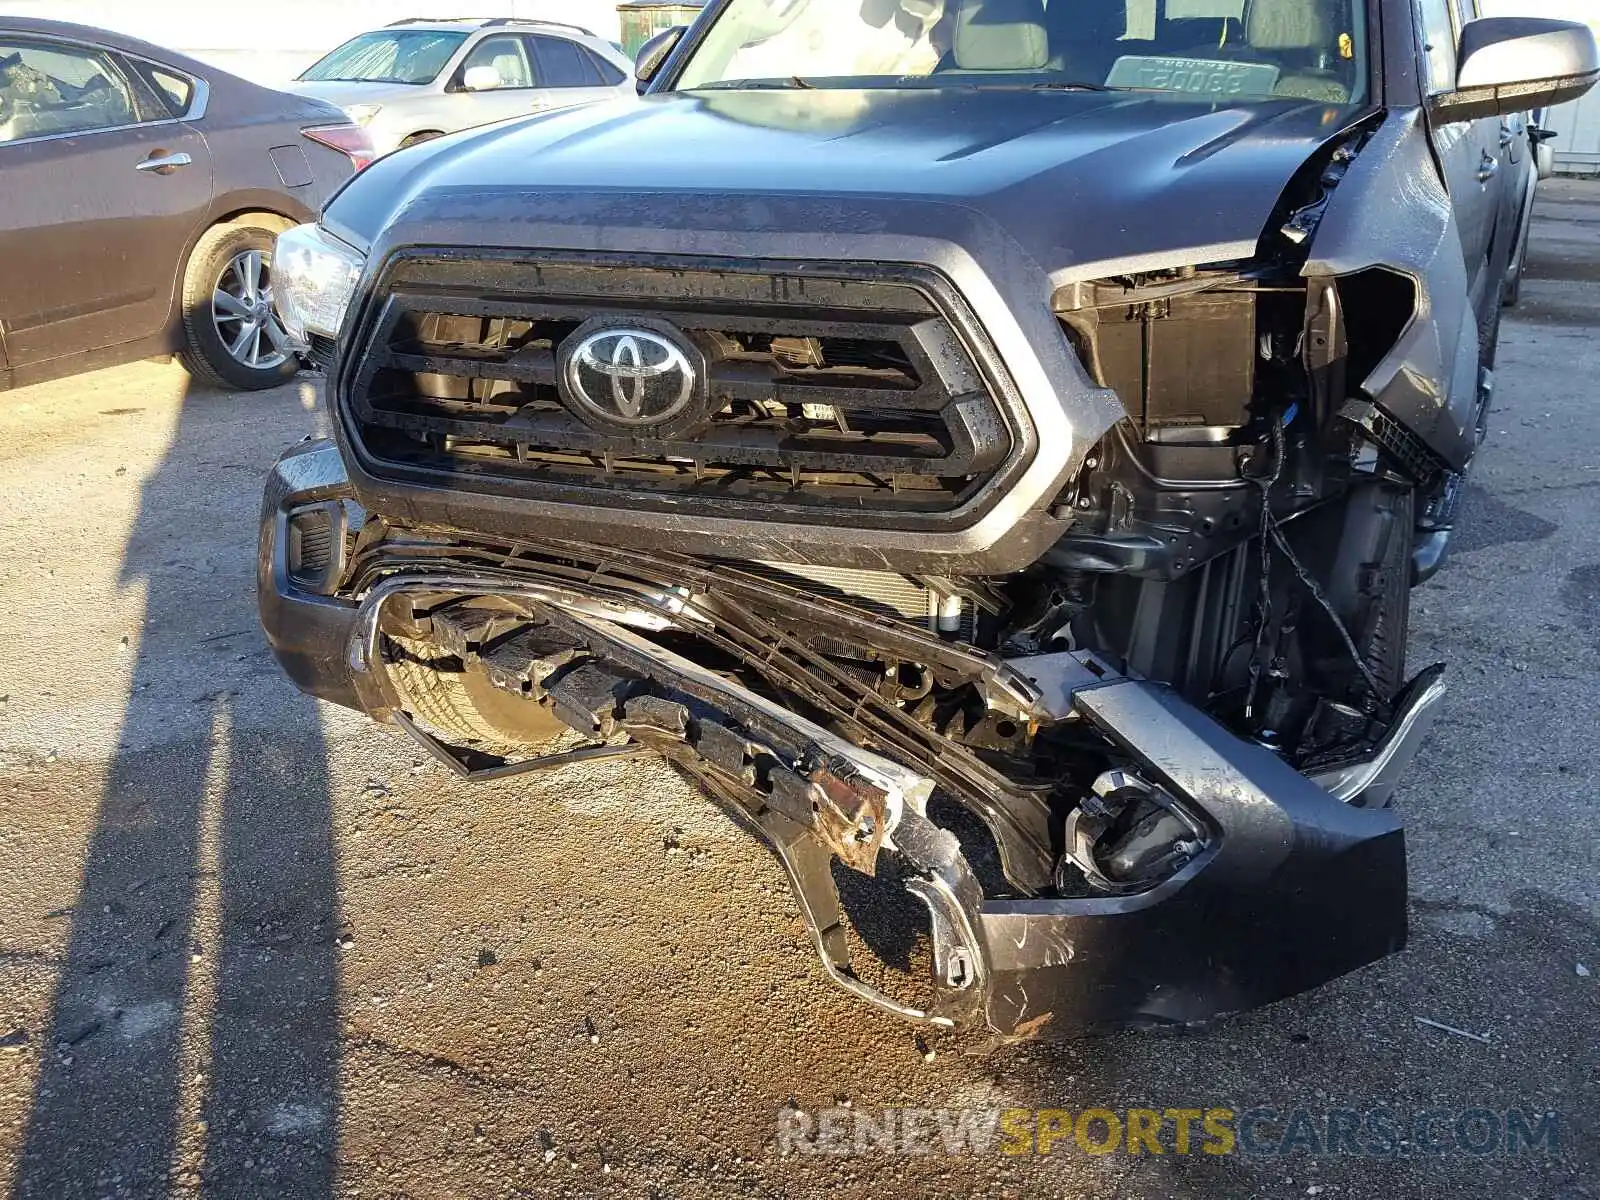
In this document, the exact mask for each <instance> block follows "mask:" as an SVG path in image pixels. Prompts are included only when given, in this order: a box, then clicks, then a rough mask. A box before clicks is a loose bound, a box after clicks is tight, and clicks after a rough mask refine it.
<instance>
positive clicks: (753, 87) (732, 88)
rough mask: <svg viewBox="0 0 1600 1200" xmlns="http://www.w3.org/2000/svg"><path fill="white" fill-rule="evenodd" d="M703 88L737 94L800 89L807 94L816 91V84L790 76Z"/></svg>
mask: <svg viewBox="0 0 1600 1200" xmlns="http://www.w3.org/2000/svg"><path fill="white" fill-rule="evenodd" d="M704 86H705V88H706V89H707V90H712V89H714V90H716V91H719V92H737V91H744V90H746V89H748V90H750V91H763V90H771V89H781V90H784V91H787V90H789V89H791V88H802V89H804V90H805V91H808V92H814V91H816V90H817V85H816V84H814V83H811V82H809V81H808V80H805V79H802V78H800V76H798V75H791V76H789V78H787V79H722V80H719V81H718V82H716V83H708V84H705V85H704Z"/></svg>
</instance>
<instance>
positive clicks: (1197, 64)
mask: <svg viewBox="0 0 1600 1200" xmlns="http://www.w3.org/2000/svg"><path fill="white" fill-rule="evenodd" d="M1277 84H1278V68H1277V67H1275V66H1272V65H1271V64H1270V63H1245V62H1217V61H1215V60H1213V59H1209V58H1166V57H1158V56H1156V55H1144V54H1125V55H1123V56H1122V57H1121V58H1119V59H1117V61H1116V62H1115V63H1113V64H1112V67H1111V74H1109V75H1107V76H1106V86H1107V87H1134V88H1160V89H1162V90H1163V91H1170V92H1189V93H1191V94H1193V95H1196V96H1270V95H1272V89H1273V88H1274V87H1276V86H1277Z"/></svg>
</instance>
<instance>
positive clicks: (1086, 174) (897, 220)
mask: <svg viewBox="0 0 1600 1200" xmlns="http://www.w3.org/2000/svg"><path fill="white" fill-rule="evenodd" d="M330 98H331V97H330ZM1353 116H1354V113H1353V110H1351V109H1349V108H1347V107H1340V106H1330V105H1327V104H1321V103H1311V102H1306V101H1300V100H1293V99H1275V100H1270V101H1265V102H1254V103H1250V104H1234V105H1223V104H1216V103H1210V102H1203V101H1196V100H1193V99H1188V98H1184V97H1181V96H1177V95H1171V94H1158V93H1096V92H1041V91H1028V90H1022V91H1012V90H977V89H937V90H935V89H920V90H919V89H904V90H898V91H887V90H885V91H839V90H824V89H817V90H760V91H728V92H698V93H665V94H661V95H656V96H648V97H645V98H644V99H643V100H642V101H635V100H632V99H629V100H625V101H622V102H618V103H606V104H598V105H589V106H585V107H582V108H576V109H567V110H563V111H559V112H555V113H549V114H544V115H541V116H537V117H533V118H531V119H528V120H523V121H518V122H515V123H513V124H510V125H504V124H502V125H500V126H497V127H496V128H494V129H493V130H488V131H477V132H467V133H464V134H459V135H456V136H453V137H448V138H444V139H440V140H438V141H435V142H431V143H428V144H426V145H425V146H422V147H418V148H415V149H412V150H408V151H406V152H405V153H403V154H399V155H395V156H392V157H390V158H388V159H385V160H382V161H380V162H379V163H377V164H376V165H375V166H373V167H371V168H369V169H368V170H367V171H366V172H365V173H363V175H362V176H360V177H359V178H358V179H357V181H356V182H355V183H354V184H353V185H352V186H351V187H349V188H348V189H346V191H345V192H344V193H343V194H342V195H341V196H340V198H339V199H338V201H337V202H336V203H335V204H334V205H333V207H332V208H331V209H330V211H329V214H328V218H327V219H328V224H329V225H330V227H332V228H333V229H334V230H335V232H338V233H340V234H341V235H343V236H345V237H347V238H348V239H349V240H351V241H353V242H355V243H356V244H358V245H362V246H368V245H370V244H371V243H373V242H374V241H375V240H378V239H379V237H380V233H382V240H383V241H384V242H386V243H393V244H402V243H405V242H408V241H429V242H438V241H443V242H445V243H446V244H453V243H455V242H456V240H457V239H458V238H461V239H465V240H466V243H467V244H474V243H480V244H496V245H502V244H509V245H518V244H520V245H523V246H555V247H568V248H573V249H595V248H599V249H607V248H634V249H641V250H642V249H646V248H650V247H647V246H645V245H644V244H643V242H660V241H661V239H660V238H658V237H657V236H655V235H657V234H661V233H667V234H669V238H668V241H670V243H671V246H672V247H673V248H675V249H676V250H678V251H680V252H684V251H688V252H695V251H696V250H697V249H703V250H706V251H708V252H713V248H712V247H710V246H693V245H691V244H690V243H692V242H695V241H696V239H695V238H693V237H692V236H691V235H692V234H693V232H694V231H696V230H707V231H710V230H720V231H722V232H723V233H738V234H740V235H742V237H743V238H751V237H759V236H760V235H761V234H763V233H773V234H780V233H781V234H789V233H793V232H795V231H796V230H797V229H808V230H809V231H810V232H812V233H815V234H818V235H822V236H826V235H828V234H829V233H837V234H848V233H873V232H885V233H887V232H891V231H894V232H901V233H906V234H915V233H917V232H918V231H919V230H920V231H922V232H926V233H928V234H929V235H930V236H938V234H937V233H936V231H935V230H934V229H933V228H932V226H935V225H949V224H950V222H951V221H953V220H955V219H956V218H957V216H958V214H959V215H960V216H961V217H963V218H964V219H965V221H966V223H967V225H968V229H967V231H966V232H967V235H968V237H967V238H962V239H958V240H962V241H966V240H969V239H970V238H971V237H973V236H978V237H982V236H983V234H982V233H981V231H980V230H979V229H978V228H977V226H982V227H984V228H986V229H987V230H988V233H989V235H990V236H998V237H1001V238H1003V239H1005V240H1007V241H1010V242H1012V243H1013V245H1012V247H1011V248H1012V249H1013V250H1017V249H1020V250H1023V251H1025V252H1026V253H1027V254H1028V255H1029V256H1030V257H1031V258H1033V259H1034V261H1035V263H1036V264H1037V265H1038V266H1039V267H1041V268H1043V271H1044V273H1045V274H1047V275H1050V276H1052V277H1054V276H1057V275H1060V274H1062V273H1065V275H1066V277H1071V276H1072V275H1073V272H1072V269H1071V268H1072V267H1073V266H1074V265H1075V264H1084V263H1091V262H1093V263H1107V262H1112V261H1114V262H1117V263H1124V262H1130V263H1133V264H1134V265H1136V263H1137V261H1140V260H1143V259H1146V258H1150V257H1152V256H1154V257H1156V258H1163V257H1166V258H1170V257H1171V256H1172V255H1173V254H1180V255H1181V254H1183V253H1192V254H1194V255H1195V256H1196V257H1195V258H1193V259H1192V260H1191V261H1208V260H1210V261H1220V260H1223V259H1226V258H1230V257H1240V256H1242V255H1247V254H1249V253H1250V252H1252V251H1253V249H1254V247H1255V243H1256V241H1257V239H1258V238H1259V237H1260V235H1261V232H1262V228H1263V225H1264V224H1265V222H1266V220H1267V218H1268V217H1269V215H1270V214H1271V212H1272V210H1273V208H1274V206H1275V205H1276V203H1277V201H1278V198H1279V196H1280V194H1281V193H1282V191H1283V189H1284V186H1285V185H1286V184H1287V182H1288V181H1289V179H1290V177H1291V176H1292V175H1293V174H1294V172H1295V171H1296V170H1297V169H1298V168H1299V167H1300V166H1301V165H1302V164H1303V163H1304V162H1305V161H1306V159H1307V158H1308V157H1309V156H1310V155H1311V154H1312V153H1313V152H1314V151H1315V150H1316V149H1317V147H1318V146H1320V145H1321V144H1322V143H1324V142H1325V141H1326V140H1328V139H1329V138H1331V137H1333V136H1335V135H1336V134H1338V133H1339V132H1340V131H1341V130H1343V129H1345V128H1347V127H1348V125H1349V123H1350V121H1351V119H1352V118H1353ZM424 224H427V225H429V226H431V228H429V229H428V230H426V231H425V230H424V229H423V226H424ZM630 230H631V231H634V233H635V234H637V235H639V236H637V237H636V236H634V235H633V234H630V232H629V231H630ZM519 237H520V238H521V239H522V240H521V241H520V242H519V241H516V240H515V239H516V238H519ZM508 238H510V239H512V240H509V241H508V240H507V239H508ZM641 238H642V239H643V242H641V241H640V239H641ZM630 242H632V243H636V244H634V245H632V246H631V247H630V246H629V245H628V243H630ZM654 248H656V249H662V248H663V246H659V245H658V246H655V247H654ZM968 248H969V250H970V249H973V247H970V246H969V247H968ZM733 249H734V251H735V252H738V248H737V247H734V248H733ZM729 250H730V247H729V246H727V245H726V244H723V245H721V246H719V247H717V248H716V249H715V251H714V252H722V253H726V252H728V251H729ZM745 252H747V253H756V254H759V253H763V250H761V249H758V248H752V249H750V250H748V251H745ZM765 252H767V253H771V252H772V251H771V250H770V249H769V250H767V251H765ZM824 256H825V257H834V256H836V255H826V254H825V255H824ZM1122 269H1133V266H1132V265H1127V266H1124V267H1123V268H1122Z"/></svg>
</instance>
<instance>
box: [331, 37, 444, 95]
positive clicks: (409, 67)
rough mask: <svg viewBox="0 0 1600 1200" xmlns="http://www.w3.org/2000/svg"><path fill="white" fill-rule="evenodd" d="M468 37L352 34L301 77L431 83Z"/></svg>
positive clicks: (374, 81)
mask: <svg viewBox="0 0 1600 1200" xmlns="http://www.w3.org/2000/svg"><path fill="white" fill-rule="evenodd" d="M466 40H467V35H466V34H464V33H448V32H440V31H429V30H424V29H380V30H378V31H377V32H375V33H363V34H361V35H360V36H359V37H353V38H351V39H350V40H349V41H348V42H346V43H345V44H344V45H342V46H340V47H339V48H338V49H337V50H335V51H334V52H333V53H332V54H330V55H328V56H327V57H326V58H324V59H323V60H322V61H321V62H319V63H317V64H316V65H315V66H313V67H311V68H310V69H309V70H307V71H306V73H305V74H303V75H301V76H300V78H301V79H304V80H308V81H311V82H315V83H327V82H329V81H332V80H348V81H350V82H352V83H432V82H433V81H434V79H435V78H437V76H438V74H439V72H440V71H442V70H444V66H445V64H446V63H447V62H449V61H450V58H451V56H452V55H454V54H455V52H456V50H457V48H458V47H460V45H461V43H462V42H464V41H466Z"/></svg>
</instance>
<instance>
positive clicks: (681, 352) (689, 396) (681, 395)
mask: <svg viewBox="0 0 1600 1200" xmlns="http://www.w3.org/2000/svg"><path fill="white" fill-rule="evenodd" d="M578 332H579V335H583V330H581V329H580V330H579V331H578ZM564 349H565V353H564V356H563V357H564V359H565V368H564V370H563V372H562V376H563V382H564V383H565V384H566V387H565V391H566V394H567V396H568V398H569V399H570V401H571V402H572V403H574V404H575V405H576V406H577V408H578V410H579V415H580V416H583V417H585V418H586V419H591V420H593V422H594V423H596V424H599V425H602V426H605V425H611V426H618V425H621V426H628V427H632V428H638V427H641V426H661V425H665V424H667V423H669V422H671V421H673V419H674V418H676V417H678V416H680V415H681V414H682V413H683V412H684V410H685V409H687V408H688V407H689V405H690V404H691V402H693V400H694V399H695V395H696V391H697V389H696V386H695V385H696V383H697V379H696V372H695V366H694V363H693V362H692V361H691V359H690V356H689V354H688V353H686V352H685V348H684V347H683V345H681V344H680V343H679V342H678V341H676V340H674V339H673V338H672V337H669V336H668V335H667V334H665V333H662V332H657V331H655V330H652V329H644V328H640V327H637V326H621V325H614V326H610V327H607V328H601V329H597V330H595V331H594V332H592V333H589V334H587V335H584V336H576V337H575V338H574V341H573V343H570V344H569V345H568V346H567V347H565V348H564Z"/></svg>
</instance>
